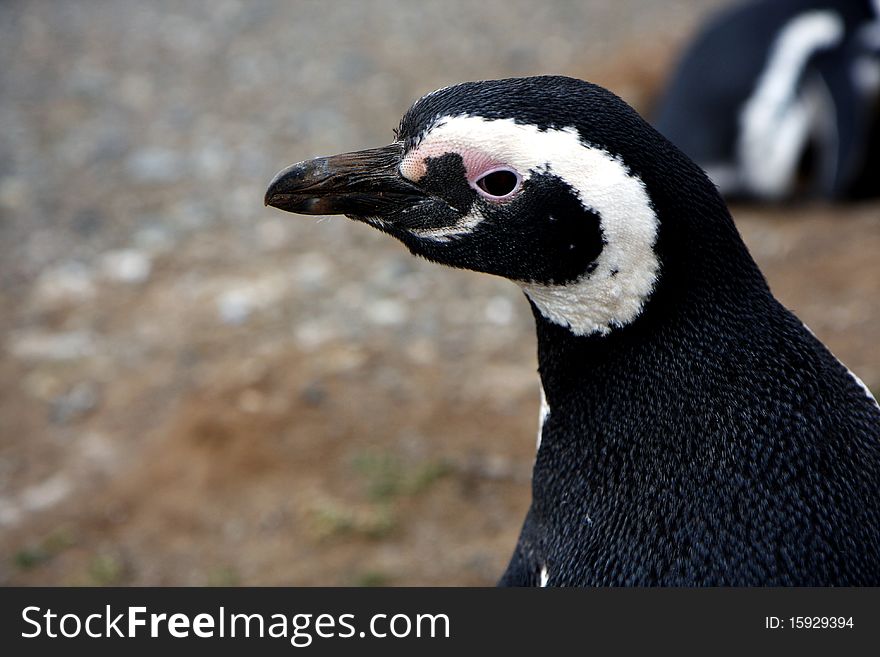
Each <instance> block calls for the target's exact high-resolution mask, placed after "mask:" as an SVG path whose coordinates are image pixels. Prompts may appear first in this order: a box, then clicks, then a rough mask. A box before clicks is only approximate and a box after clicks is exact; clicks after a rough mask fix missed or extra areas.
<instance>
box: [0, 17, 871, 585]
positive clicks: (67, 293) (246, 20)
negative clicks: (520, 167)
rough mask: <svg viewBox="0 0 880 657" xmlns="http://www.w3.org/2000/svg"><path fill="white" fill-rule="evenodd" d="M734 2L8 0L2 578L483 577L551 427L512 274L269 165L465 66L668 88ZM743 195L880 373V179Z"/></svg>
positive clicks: (328, 146) (778, 286)
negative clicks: (284, 178) (280, 180)
mask: <svg viewBox="0 0 880 657" xmlns="http://www.w3.org/2000/svg"><path fill="white" fill-rule="evenodd" d="M718 4H719V2H718V1H716V0H676V1H674V2H662V3H660V2H644V1H638V0H626V1H618V2H614V3H605V2H601V1H600V0H590V1H580V2H547V3H540V4H539V3H533V2H525V1H523V0H504V1H502V0H497V1H495V0H493V1H485V2H481V3H470V2H464V1H461V2H426V3H404V2H390V1H378V0H376V1H368V2H334V3H328V2H306V1H301V2H281V1H278V2H269V1H255V2H236V1H230V0H222V1H216V2H215V1H212V2H208V1H207V0H205V1H202V2H190V1H188V2H180V3H178V2H171V1H168V2H150V3H144V2H135V1H134V0H120V1H116V2H112V3H111V2H98V1H95V2H87V1H80V2H65V3H59V2H49V1H36V0H34V1H27V2H25V1H18V2H16V1H9V2H5V3H3V4H2V5H0V56H2V61H3V62H4V67H3V70H2V71H0V125H2V130H0V583H5V584H307V585H312V584H358V585H381V584H491V583H493V582H494V581H495V579H496V578H497V577H498V575H499V573H500V572H501V570H502V569H503V567H504V565H505V563H506V560H507V559H508V558H509V555H510V552H511V550H512V547H513V545H514V542H515V539H516V535H517V532H518V530H519V524H520V522H521V519H522V517H523V514H524V512H525V509H526V507H527V505H528V500H529V472H530V466H531V462H532V459H533V457H534V453H533V451H534V433H535V429H536V426H537V408H538V399H537V391H538V386H537V377H536V374H535V365H536V364H535V357H534V344H533V335H532V326H531V317H530V314H529V311H528V308H527V306H526V304H525V302H524V301H523V300H522V299H521V295H520V293H519V292H518V291H517V289H516V288H515V287H514V286H513V285H511V284H509V283H506V282H504V281H501V280H495V279H492V278H490V277H485V276H479V275H476V274H471V273H467V272H458V271H451V270H443V269H440V268H438V267H436V266H434V265H430V264H428V263H424V262H422V261H417V260H415V259H413V258H411V257H410V256H409V255H408V254H407V253H406V252H405V251H404V249H403V248H402V247H400V246H399V245H398V244H396V243H394V242H392V241H391V240H389V239H388V238H384V237H383V236H381V235H379V234H378V233H375V232H373V231H372V230H371V229H369V228H367V227H365V226H362V225H355V224H352V223H350V222H347V221H346V220H344V219H326V220H318V221H314V220H307V219H304V218H298V217H293V216H289V215H282V214H280V213H277V212H274V211H272V210H269V209H264V208H263V206H262V195H263V191H264V189H265V185H266V183H267V182H268V180H269V179H270V178H271V176H272V174H273V173H274V172H275V171H276V170H277V169H279V168H281V167H282V166H284V165H286V164H288V163H290V162H292V161H294V160H299V159H303V158H305V157H308V156H310V155H316V154H320V153H330V152H338V151H342V150H350V149H354V148H360V147H366V146H370V145H378V144H382V143H386V142H387V141H388V139H389V138H390V136H391V128H393V127H394V126H395V124H396V122H397V119H398V118H399V116H400V114H401V113H402V112H403V111H404V110H405V109H406V108H407V107H408V105H409V103H410V102H411V101H412V100H413V99H415V98H417V97H418V96H420V95H421V94H422V93H424V92H426V91H428V90H430V89H433V88H436V87H440V86H443V85H445V84H449V83H451V82H455V81H460V80H464V79H475V78H481V77H502V76H508V75H523V74H534V73H542V72H560V73H565V74H569V75H574V76H577V77H583V78H587V79H592V80H595V81H597V82H602V83H604V84H606V85H607V86H610V87H611V88H612V89H614V90H615V91H617V92H618V93H620V94H621V95H623V96H624V97H625V98H627V99H628V100H630V102H632V103H633V104H635V105H636V106H637V107H639V108H640V109H642V110H648V109H649V104H650V99H651V98H652V97H653V95H654V93H655V91H656V89H657V88H658V86H659V85H660V84H661V83H662V79H663V74H664V72H665V71H666V69H667V67H668V65H669V63H670V61H671V58H672V55H673V53H674V51H675V48H676V46H677V44H678V43H679V42H680V40H681V39H682V38H684V36H685V35H686V34H687V32H688V30H689V29H690V28H691V27H692V26H693V25H694V24H695V23H696V22H698V21H699V19H700V18H701V16H703V15H704V13H705V11H706V10H708V9H710V8H711V7H713V6H717V5H718ZM735 216H736V218H737V222H738V225H739V226H740V229H741V230H742V232H743V234H744V237H745V238H746V241H747V242H748V244H749V246H750V247H751V248H752V251H753V253H754V255H755V257H756V258H757V260H758V261H759V263H760V264H761V265H762V267H763V268H764V270H765V272H766V274H767V276H768V278H769V280H770V282H771V285H772V286H773V288H774V290H775V291H776V293H777V295H778V296H779V297H780V298H781V299H782V300H783V301H784V302H785V303H786V304H787V305H789V306H790V307H792V308H793V309H795V310H796V311H797V312H798V313H799V314H800V316H801V317H802V318H803V319H804V320H805V321H806V322H807V323H808V324H809V325H810V326H811V327H812V329H813V330H814V331H815V332H816V333H817V334H818V335H819V336H820V337H821V338H822V339H823V340H825V341H826V342H827V344H828V345H829V346H830V347H831V348H832V350H834V351H835V353H837V354H838V355H839V356H840V357H841V358H842V359H843V360H844V361H845V362H847V363H848V364H849V365H850V366H851V367H852V368H853V369H854V370H855V371H856V372H858V373H859V374H860V375H861V376H862V378H863V379H864V380H865V381H866V382H867V383H868V384H869V385H870V386H872V387H873V388H874V389H878V388H880V348H878V346H877V343H878V335H880V333H878V330H877V325H878V322H880V259H878V258H877V254H878V253H880V205H878V204H873V205H871V204H865V205H857V206H849V207H842V208H841V207H830V206H820V205H805V206H799V207H794V208H783V209H776V210H766V209H759V208H735Z"/></svg>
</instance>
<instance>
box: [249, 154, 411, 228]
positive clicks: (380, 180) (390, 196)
mask: <svg viewBox="0 0 880 657" xmlns="http://www.w3.org/2000/svg"><path fill="white" fill-rule="evenodd" d="M402 156H403V146H401V144H399V143H395V144H391V145H390V146H384V147H382V148H371V149H369V150H365V151H357V152H355V153H344V154H342V155H333V156H331V157H319V158H316V159H314V160H306V161H305V162H298V163H297V164H292V165H291V166H289V167H287V168H286V169H284V170H283V171H280V172H279V173H278V174H277V175H276V176H275V178H274V179H273V180H272V182H271V183H269V189H267V190H266V198H265V203H266V205H271V206H272V207H275V208H278V209H279V210H285V211H287V212H296V213H298V214H347V215H353V216H357V217H372V216H379V217H382V216H386V215H388V214H390V213H392V212H394V210H397V209H400V208H401V207H403V206H407V205H412V204H414V203H417V202H418V201H419V200H422V199H424V198H425V195H424V193H423V192H422V191H421V190H420V189H419V188H418V187H417V186H416V185H414V184H413V183H411V182H410V181H408V180H407V179H406V178H404V177H403V176H401V175H400V172H399V171H398V166H399V165H400V159H401V157H402Z"/></svg>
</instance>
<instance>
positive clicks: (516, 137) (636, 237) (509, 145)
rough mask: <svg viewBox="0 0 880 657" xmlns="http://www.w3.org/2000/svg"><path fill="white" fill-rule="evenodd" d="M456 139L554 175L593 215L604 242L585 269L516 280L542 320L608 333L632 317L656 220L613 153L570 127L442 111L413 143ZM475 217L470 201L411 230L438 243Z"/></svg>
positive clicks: (655, 268)
mask: <svg viewBox="0 0 880 657" xmlns="http://www.w3.org/2000/svg"><path fill="white" fill-rule="evenodd" d="M440 144H442V145H443V147H444V148H446V147H448V145H451V144H455V145H459V147H460V149H462V150H463V149H465V148H471V149H476V150H479V151H482V152H484V153H488V154H491V155H492V157H493V158H494V159H496V161H500V162H505V163H506V164H507V165H508V166H509V167H510V168H512V169H513V170H515V171H518V172H522V176H523V179H524V180H527V179H529V177H530V176H531V175H532V174H534V173H543V172H547V173H550V174H552V175H554V176H556V177H558V178H560V179H562V180H563V181H564V182H565V183H566V184H567V185H568V186H569V187H570V188H571V189H572V191H573V192H574V193H575V194H576V195H577V197H578V199H579V200H580V202H581V204H582V205H583V206H584V208H585V209H587V210H589V211H591V212H593V213H594V214H596V215H598V216H599V218H600V221H601V229H602V235H603V237H604V238H605V242H606V244H605V247H604V248H603V250H602V253H601V254H600V255H599V257H598V258H597V260H596V267H595V268H594V269H593V271H592V272H591V273H589V274H585V275H584V276H582V277H581V278H580V279H578V280H577V281H575V282H573V283H569V284H567V285H544V284H539V283H535V282H531V281H520V285H521V286H522V288H523V290H524V291H525V292H526V294H528V295H529V297H530V298H531V299H532V301H533V302H534V303H535V305H536V306H537V307H538V309H539V310H540V311H541V314H542V315H544V317H546V318H547V319H548V320H550V321H552V322H554V323H557V324H561V325H563V326H567V327H569V329H570V330H571V331H572V332H573V333H575V334H576V335H588V334H591V333H603V334H604V333H608V332H609V331H610V330H611V329H612V328H613V327H615V326H623V325H625V324H628V323H629V322H631V321H632V320H634V319H635V318H636V317H637V316H638V315H639V314H640V313H641V311H642V307H643V306H644V303H645V301H646V300H647V298H648V297H649V296H650V294H651V292H652V291H653V289H654V284H655V283H656V280H657V276H658V273H659V270H660V263H659V260H658V258H657V254H656V253H655V252H654V245H655V242H656V240H657V230H658V220H657V215H656V213H655V212H654V208H653V206H652V204H651V199H650V197H649V196H648V192H647V189H646V188H645V185H644V183H643V182H642V180H641V179H640V178H639V177H638V176H636V175H634V174H632V173H631V172H630V171H629V169H628V168H627V167H626V165H625V164H624V163H623V162H622V161H621V159H620V158H619V157H616V156H613V155H611V154H610V153H608V152H607V151H605V150H603V149H601V148H598V147H595V146H591V145H589V144H585V143H583V142H582V141H581V139H580V135H579V133H578V131H577V130H576V129H575V128H563V129H548V130H540V129H539V128H538V127H537V126H534V125H525V124H520V123H516V122H515V121H513V120H512V119H484V118H482V117H478V116H456V117H445V118H444V119H443V121H442V122H441V123H439V124H438V125H437V126H436V127H435V128H434V129H433V130H431V131H430V132H429V133H428V134H427V135H426V136H425V138H424V140H423V142H422V144H421V145H420V147H419V148H420V149H429V150H430V149H432V148H435V149H437V148H439V145H440ZM483 219H484V218H483V216H482V215H481V214H480V213H479V211H478V209H477V208H476V207H474V208H472V210H471V213H470V214H469V215H467V216H465V217H463V218H462V220H461V221H459V222H458V223H457V224H455V225H453V226H448V227H445V228H441V229H430V230H424V231H418V232H417V231H413V234H415V235H417V236H419V237H424V238H426V239H432V240H435V241H439V242H446V241H449V240H450V239H454V238H457V237H464V236H466V235H467V234H468V233H470V232H472V231H473V230H474V229H475V228H476V227H477V226H478V225H479V224H480V222H481V221H483Z"/></svg>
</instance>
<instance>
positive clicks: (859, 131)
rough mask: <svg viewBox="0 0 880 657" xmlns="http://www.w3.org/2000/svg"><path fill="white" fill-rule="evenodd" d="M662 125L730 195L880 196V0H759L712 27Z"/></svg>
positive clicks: (675, 86) (682, 66) (674, 85)
mask: <svg viewBox="0 0 880 657" xmlns="http://www.w3.org/2000/svg"><path fill="white" fill-rule="evenodd" d="M655 123H656V127H657V128H658V130H660V132H662V133H663V134H664V135H665V136H666V137H668V138H669V139H670V140H672V141H673V142H674V143H675V144H676V145H677V146H678V147H679V148H681V149H682V150H684V151H685V153H687V154H688V155H690V156H691V158H693V159H694V160H695V161H696V162H697V163H698V164H700V165H701V166H702V167H703V168H704V169H705V170H706V172H707V173H708V174H709V176H710V177H711V178H712V180H713V181H714V182H715V184H716V185H718V187H719V189H720V190H721V192H722V193H723V194H725V195H726V196H728V197H733V198H750V199H757V200H762V201H776V200H782V199H786V198H791V197H794V196H819V197H823V198H831V199H843V198H854V197H866V196H876V195H880V0H754V1H752V2H747V3H745V4H742V3H740V4H737V5H736V6H734V7H732V8H729V9H727V10H726V11H723V12H722V13H720V14H719V15H717V16H715V17H714V18H713V19H712V20H710V22H709V23H708V24H707V25H706V26H705V27H704V28H703V29H702V30H701V32H700V33H699V34H698V35H697V37H696V39H695V40H694V41H693V43H692V44H691V45H690V46H689V48H688V49H687V50H686V52H685V54H684V56H683V57H682V59H681V62H680V63H679V65H678V68H677V70H676V71H675V72H674V74H673V76H672V80H671V82H670V83H669V85H668V87H667V89H666V91H665V94H664V97H663V98H662V99H661V102H660V106H659V111H658V112H657V115H656V121H655Z"/></svg>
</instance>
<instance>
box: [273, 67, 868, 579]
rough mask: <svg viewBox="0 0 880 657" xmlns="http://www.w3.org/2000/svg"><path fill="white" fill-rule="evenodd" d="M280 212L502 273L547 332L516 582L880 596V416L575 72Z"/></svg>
mask: <svg viewBox="0 0 880 657" xmlns="http://www.w3.org/2000/svg"><path fill="white" fill-rule="evenodd" d="M265 203H266V204H267V205H270V206H273V207H275V208H278V209H281V210H285V211H288V212H294V213H299V214H305V215H326V214H343V215H346V216H348V217H349V218H351V219H354V220H355V221H359V222H363V223H366V224H368V225H370V226H373V227H374V228H376V229H378V230H380V231H382V232H384V233H387V234H389V235H391V236H392V237H394V238H396V239H398V240H399V241H400V242H402V243H403V244H404V245H405V246H406V247H407V248H408V249H409V250H410V251H411V252H412V253H413V254H414V255H416V256H420V257H423V258H426V259H428V260H430V261H433V262H436V263H440V264H444V265H447V266H451V267H458V268H465V269H470V270H475V271H478V272H484V273H488V274H494V275H496V276H503V277H505V278H508V279H510V280H511V281H513V282H514V283H516V284H517V285H518V286H519V287H520V288H521V289H522V290H523V292H524V293H525V297H526V299H527V300H528V302H529V304H530V306H531V309H532V312H533V315H534V319H535V325H536V334H537V349H538V372H539V375H540V380H541V387H542V398H543V400H544V403H542V409H541V431H540V435H539V446H538V450H537V454H536V458H535V463H534V468H533V473H532V501H531V505H530V507H529V510H528V513H527V515H526V518H525V521H524V523H523V525H522V530H521V534H520V537H519V540H518V543H517V545H516V547H515V549H514V552H513V556H512V558H511V560H510V563H509V565H508V567H507V569H506V571H505V572H504V574H503V575H502V576H501V578H500V581H499V584H501V585H505V586H648V585H657V586H678V585H680V586H713V585H724V586H746V585H760V586H776V585H779V586H783V585H816V586H824V585H841V586H848V585H878V584H880V406H878V404H877V402H876V400H875V399H874V398H873V397H872V396H871V393H870V392H869V391H868V389H867V388H866V387H865V385H864V384H863V383H862V382H861V381H860V380H859V379H858V378H857V377H855V376H854V375H853V374H852V373H850V372H849V371H848V370H847V368H846V367H845V366H844V365H842V364H841V363H840V361H838V360H837V358H835V357H834V356H833V355H832V354H831V353H830V352H829V350H828V349H827V348H826V347H825V346H824V345H823V344H822V343H821V342H820V341H819V340H818V339H817V338H816V337H815V336H814V335H813V334H812V333H811V332H810V331H809V330H808V329H807V328H806V327H805V326H804V325H803V324H802V322H801V321H799V320H798V319H797V318H796V317H795V316H794V315H793V314H792V313H791V312H789V311H788V310H787V309H786V308H784V307H783V306H782V305H781V304H780V303H779V302H778V301H777V300H776V299H775V298H774V297H773V295H772V294H771V292H770V290H769V288H768V285H767V282H766V281H765V279H764V277H763V275H762V274H761V272H760V271H759V269H758V267H757V265H756V264H755V262H754V261H753V260H752V258H751V256H750V254H749V252H748V250H747V248H746V246H745V244H744V243H743V241H742V239H741V238H740V235H739V233H738V232H737V229H736V227H735V226H734V223H733V220H732V219H731V216H730V214H729V212H728V210H727V207H726V205H725V203H724V201H723V200H722V198H721V196H720V195H719V193H718V191H717V189H716V188H715V186H714V185H713V184H712V182H711V181H710V180H709V178H708V177H707V176H706V175H705V174H704V172H703V171H702V170H701V169H700V168H699V167H698V166H697V165H696V164H694V163H693V162H692V161H691V160H690V159H689V158H688V157H687V156H685V155H684V154H683V153H682V152H681V151H680V150H679V149H678V148H676V147H675V146H674V145H673V144H672V143H671V142H669V141H668V140H667V139H665V138H664V137H663V136H662V135H660V133H658V132H657V131H656V130H655V129H654V128H652V127H651V126H650V125H649V124H648V123H647V122H646V121H645V120H643V119H642V118H641V117H640V116H639V114H637V113H636V112H635V110H633V109H632V108H631V107H629V106H628V105H627V104H626V103H625V102H623V101H622V100H621V99H619V98H618V97H617V96H615V95H613V94H612V93H611V92H609V91H607V90H605V89H603V88H601V87H599V86H595V85H593V84H590V83H588V82H584V81H580V80H576V79H572V78H567V77H558V76H543V77H530V78H516V79H504V80H489V81H479V82H465V83H462V84H458V85H455V86H451V87H446V88H444V89H441V90H439V91H436V92H433V93H430V94H428V95H426V96H424V97H422V98H421V99H419V100H418V101H416V103H415V104H414V105H413V106H412V107H411V108H410V109H409V110H408V111H407V112H406V114H405V115H404V117H403V119H402V120H401V122H400V125H399V128H398V129H397V131H396V140H395V141H394V142H393V143H392V144H390V145H388V146H384V147H381V148H373V149H369V150H363V151H359V152H353V153H347V154H342V155H335V156H332V157H320V158H317V159H312V160H308V161H304V162H299V163H297V164H294V165H292V166H290V167H288V168H286V169H284V170H282V171H281V172H279V173H278V174H277V175H276V176H275V178H274V179H273V180H272V182H271V183H270V185H269V187H268V190H267V192H266V196H265Z"/></svg>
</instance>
